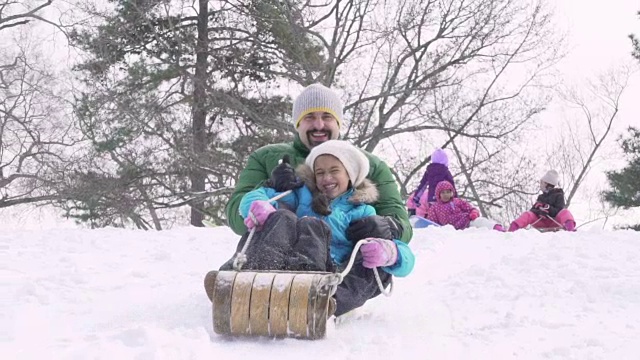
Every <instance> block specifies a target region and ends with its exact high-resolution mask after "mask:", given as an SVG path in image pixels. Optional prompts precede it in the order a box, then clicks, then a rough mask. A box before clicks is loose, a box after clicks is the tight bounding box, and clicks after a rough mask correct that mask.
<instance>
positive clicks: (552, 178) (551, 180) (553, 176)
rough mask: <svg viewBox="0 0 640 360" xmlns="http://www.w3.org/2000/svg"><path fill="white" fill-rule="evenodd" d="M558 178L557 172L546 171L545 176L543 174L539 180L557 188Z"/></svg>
mask: <svg viewBox="0 0 640 360" xmlns="http://www.w3.org/2000/svg"><path fill="white" fill-rule="evenodd" d="M559 178H560V176H559V175H558V172H557V171H555V170H549V171H547V173H546V174H544V175H543V176H542V178H541V179H540V180H542V181H544V182H546V183H547V184H550V185H553V186H558V181H559Z"/></svg>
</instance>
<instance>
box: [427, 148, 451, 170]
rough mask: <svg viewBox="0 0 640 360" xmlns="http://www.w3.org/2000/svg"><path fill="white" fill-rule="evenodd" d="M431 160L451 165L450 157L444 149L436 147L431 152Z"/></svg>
mask: <svg viewBox="0 0 640 360" xmlns="http://www.w3.org/2000/svg"><path fill="white" fill-rule="evenodd" d="M431 162H432V163H435V164H442V165H444V166H449V158H448V157H447V153H446V152H444V150H442V149H436V151H434V152H433V154H431Z"/></svg>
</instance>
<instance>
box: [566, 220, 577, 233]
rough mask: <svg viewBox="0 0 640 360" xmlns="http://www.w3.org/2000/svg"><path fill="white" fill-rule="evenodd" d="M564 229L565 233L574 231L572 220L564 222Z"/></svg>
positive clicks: (574, 223)
mask: <svg viewBox="0 0 640 360" xmlns="http://www.w3.org/2000/svg"><path fill="white" fill-rule="evenodd" d="M564 228H565V229H566V230H567V231H576V222H575V221H573V220H567V221H565V222H564Z"/></svg>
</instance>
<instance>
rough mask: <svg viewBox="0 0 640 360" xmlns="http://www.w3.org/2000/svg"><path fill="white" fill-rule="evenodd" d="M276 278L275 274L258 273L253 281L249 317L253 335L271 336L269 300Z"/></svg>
mask: <svg viewBox="0 0 640 360" xmlns="http://www.w3.org/2000/svg"><path fill="white" fill-rule="evenodd" d="M274 277H275V274H274V273H257V274H256V277H255V279H253V290H252V292H251V313H250V317H249V325H250V328H251V334H252V335H259V336H268V335H269V298H270V296H271V287H272V286H273V279H274Z"/></svg>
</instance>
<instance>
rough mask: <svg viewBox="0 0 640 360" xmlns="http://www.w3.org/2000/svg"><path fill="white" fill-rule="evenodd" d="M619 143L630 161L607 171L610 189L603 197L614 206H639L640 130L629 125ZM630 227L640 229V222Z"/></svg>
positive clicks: (626, 207)
mask: <svg viewBox="0 0 640 360" xmlns="http://www.w3.org/2000/svg"><path fill="white" fill-rule="evenodd" d="M621 145H622V150H623V151H624V153H625V154H627V155H628V156H629V157H630V161H629V164H627V166H626V167H624V168H622V169H621V170H619V171H611V172H608V173H607V178H608V180H609V184H610V185H611V190H609V191H605V192H604V199H605V200H606V201H607V202H609V203H610V204H611V205H613V206H615V207H621V208H624V209H629V208H635V207H640V181H638V179H640V130H639V129H637V128H634V127H630V128H629V136H628V137H626V138H623V139H622V143H621ZM630 228H632V229H634V230H637V231H640V224H637V225H633V226H630Z"/></svg>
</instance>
